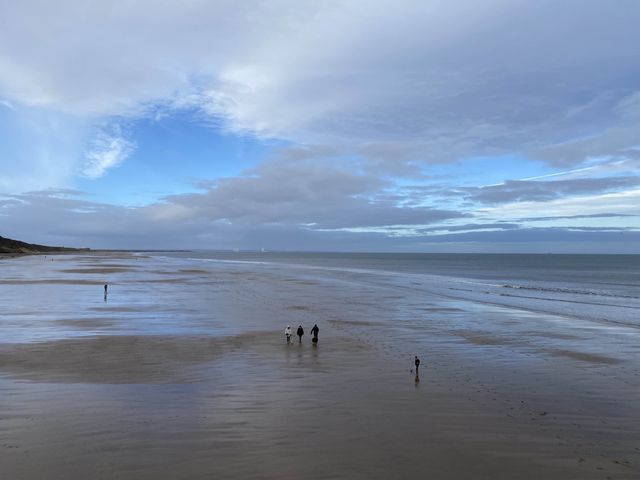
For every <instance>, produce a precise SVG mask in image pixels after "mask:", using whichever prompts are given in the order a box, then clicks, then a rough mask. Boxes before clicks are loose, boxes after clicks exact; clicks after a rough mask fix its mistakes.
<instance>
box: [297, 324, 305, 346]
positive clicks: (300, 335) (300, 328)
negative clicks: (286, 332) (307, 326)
mask: <svg viewBox="0 0 640 480" xmlns="http://www.w3.org/2000/svg"><path fill="white" fill-rule="evenodd" d="M296 334H298V343H302V336H303V335H304V328H302V325H298V330H296Z"/></svg>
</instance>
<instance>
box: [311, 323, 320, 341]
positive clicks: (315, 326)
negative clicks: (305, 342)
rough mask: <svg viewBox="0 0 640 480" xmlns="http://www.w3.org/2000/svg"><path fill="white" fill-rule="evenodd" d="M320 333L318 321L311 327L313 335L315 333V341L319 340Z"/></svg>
mask: <svg viewBox="0 0 640 480" xmlns="http://www.w3.org/2000/svg"><path fill="white" fill-rule="evenodd" d="M318 333H320V329H319V328H318V324H317V323H316V324H315V325H314V326H313V328H312V329H311V335H313V338H314V339H315V340H314V341H315V342H317V341H318Z"/></svg>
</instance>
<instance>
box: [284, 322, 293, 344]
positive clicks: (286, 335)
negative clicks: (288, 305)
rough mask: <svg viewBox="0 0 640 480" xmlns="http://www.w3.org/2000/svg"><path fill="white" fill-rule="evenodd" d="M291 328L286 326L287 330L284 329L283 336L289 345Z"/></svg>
mask: <svg viewBox="0 0 640 480" xmlns="http://www.w3.org/2000/svg"><path fill="white" fill-rule="evenodd" d="M291 335H292V332H291V326H290V325H287V328H285V329H284V336H285V337H287V343H291Z"/></svg>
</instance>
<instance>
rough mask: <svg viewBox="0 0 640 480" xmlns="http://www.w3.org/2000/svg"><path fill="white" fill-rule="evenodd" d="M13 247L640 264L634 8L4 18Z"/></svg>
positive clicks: (0, 167)
mask: <svg viewBox="0 0 640 480" xmlns="http://www.w3.org/2000/svg"><path fill="white" fill-rule="evenodd" d="M0 18H2V20H1V21H2V24H3V28H2V29H0V39H1V40H2V42H0V45H2V47H0V66H1V67H2V68H0V235H2V236H4V237H9V238H14V239H19V240H21V241H24V242H28V243H35V244H41V245H64V246H71V247H77V248H90V249H92V250H142V251H152V250H156V251H158V250H160V251H167V250H189V251H191V250H217V251H234V250H235V249H239V250H241V251H251V250H253V251H260V250H261V249H265V250H267V251H271V252H275V251H278V252H282V253H291V252H294V251H295V252H299V253H391V254H393V253H416V254H419V253H425V254H459V253H469V254H481V253H486V254H594V255H601V254H621V255H637V254H640V140H638V138H640V75H639V74H640V51H639V50H638V48H637V47H635V46H634V45H638V44H640V32H638V29H637V25H638V23H639V22H640V3H637V2H616V3H606V4H605V3H602V2H599V1H595V0H587V1H578V0H570V1H567V2H563V3H562V4H560V5H558V4H557V3H556V2H550V1H542V2H535V3H531V2H513V1H506V0H492V1H490V2H483V3H482V4H480V3H479V2H474V1H471V0H458V1H455V2H445V1H442V0H431V1H428V2H418V1H408V2H400V3H398V2H389V1H382V0H380V1H377V0H376V1H364V0H339V1H336V2H331V3H319V4H318V3H314V2H297V1H293V0H284V1H282V2H277V3H273V2H268V1H262V0H252V1H249V2H246V3H242V4H238V3H237V2H231V1H226V0H224V1H222V0H221V1H217V2H205V3H202V2H195V1H187V2H182V3H181V4H180V5H177V4H176V5H173V4H162V5H158V4H156V3H155V2H150V1H149V0H137V1H134V2H129V3H127V4H126V5H122V4H119V3H116V2H97V1H89V2H84V3H83V7H82V8H79V7H78V5H77V4H76V3H75V2H72V1H68V0H65V1H62V2H58V3H56V4H55V5H54V4H50V5H49V4H42V3H40V2H34V1H25V2H19V3H15V4H12V3H7V2H5V3H4V4H3V5H2V6H0Z"/></svg>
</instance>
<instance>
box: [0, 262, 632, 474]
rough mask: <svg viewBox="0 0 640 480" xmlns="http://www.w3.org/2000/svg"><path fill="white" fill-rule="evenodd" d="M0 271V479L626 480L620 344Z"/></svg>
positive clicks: (338, 293) (348, 293)
mask: <svg viewBox="0 0 640 480" xmlns="http://www.w3.org/2000/svg"><path fill="white" fill-rule="evenodd" d="M116 260H117V266H116ZM87 263H91V267H90V268H89V267H87V265H86V264H87ZM103 265H104V266H103ZM2 267H3V269H2V271H1V272H2V273H1V274H0V294H1V296H0V298H2V301H3V308H2V312H1V313H0V335H1V337H0V338H2V343H0V477H1V478H11V479H32V478H33V479H36V478H47V479H58V478H59V479H66V478H109V479H111V478H131V479H165V478H166V479H174V478H185V479H200V478H202V479H209V478H266V479H270V478H273V479H299V478H305V479H307V478H309V479H325V478H345V479H347V478H348V479H352V478H355V479H371V478H373V479H377V478H379V479H388V478H408V479H411V478H438V479H462V478H465V479H466V478H473V479H485V478H486V479H514V478H518V479H540V478H545V479H592V478H593V479H607V478H614V479H632V478H639V476H640V442H639V440H638V439H640V422H638V419H639V418H640V393H639V392H640V388H639V387H640V368H639V367H640V349H639V348H638V346H637V345H638V344H639V343H638V332H636V331H634V330H632V329H631V330H628V329H623V328H613V327H610V326H602V325H597V324H592V323H585V324H579V325H576V324H575V322H568V321H566V320H565V319H562V318H558V317H551V316H547V317H545V316H541V315H540V314H532V313H529V312H522V311H516V310H511V309H505V308H499V307H488V306H480V305H477V304H473V303H470V302H460V301H452V300H448V299H442V298H436V297H432V298H424V297H420V296H417V295H416V294H413V293H411V292H410V291H408V290H407V289H404V288H403V287H402V286H399V285H397V284H394V283H393V282H390V281H389V282H381V281H380V279H379V278H377V279H376V281H375V282H372V281H369V279H367V278H364V277H362V278H360V277H358V278H354V277H353V275H350V276H339V275H338V274H331V275H329V274H317V275H315V276H314V277H313V278H309V276H308V274H307V273H305V272H302V273H300V275H299V276H298V277H296V276H293V277H292V273H291V271H280V270H279V269H277V268H267V267H260V268H258V267H255V266H251V265H222V264H212V265H208V266H207V268H204V267H202V265H197V264H193V265H191V264H189V263H188V262H187V261H182V260H181V261H176V260H175V259H174V260H167V259H162V258H153V257H151V258H140V259H136V258H135V257H134V256H127V255H123V254H121V253H118V254H117V258H114V256H111V255H109V254H107V253H101V254H95V255H68V256H58V257H56V259H55V261H53V262H43V261H42V260H41V259H38V258H36V257H21V258H13V259H5V260H3V264H2ZM87 270H90V271H87ZM107 270H108V271H107ZM167 272H174V277H171V279H172V280H173V283H163V282H160V281H159V280H162V279H164V278H165V277H167ZM335 275H338V276H335ZM36 282H39V283H36ZM103 283H109V285H110V286H109V292H110V293H109V296H108V298H107V300H106V301H105V300H104V299H103V296H102V292H101V285H102V284H103ZM314 323H318V325H319V326H320V343H319V345H318V346H317V347H316V346H313V345H312V344H311V342H310V336H309V331H310V329H311V327H312V326H313V324H314ZM286 324H290V325H291V326H292V328H293V330H295V329H296V327H297V325H298V324H303V325H304V327H305V330H306V331H307V335H305V337H304V338H303V343H302V344H299V343H298V342H297V338H295V341H294V343H292V344H290V345H287V344H286V343H284V339H283V335H282V333H281V332H282V330H283V329H284V326H286ZM294 337H295V336H294ZM414 354H418V355H419V356H420V357H421V358H422V366H421V367H420V376H419V379H416V376H415V373H414V372H412V371H411V369H412V367H413V365H412V359H413V355H414ZM417 380H418V381H417Z"/></svg>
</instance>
